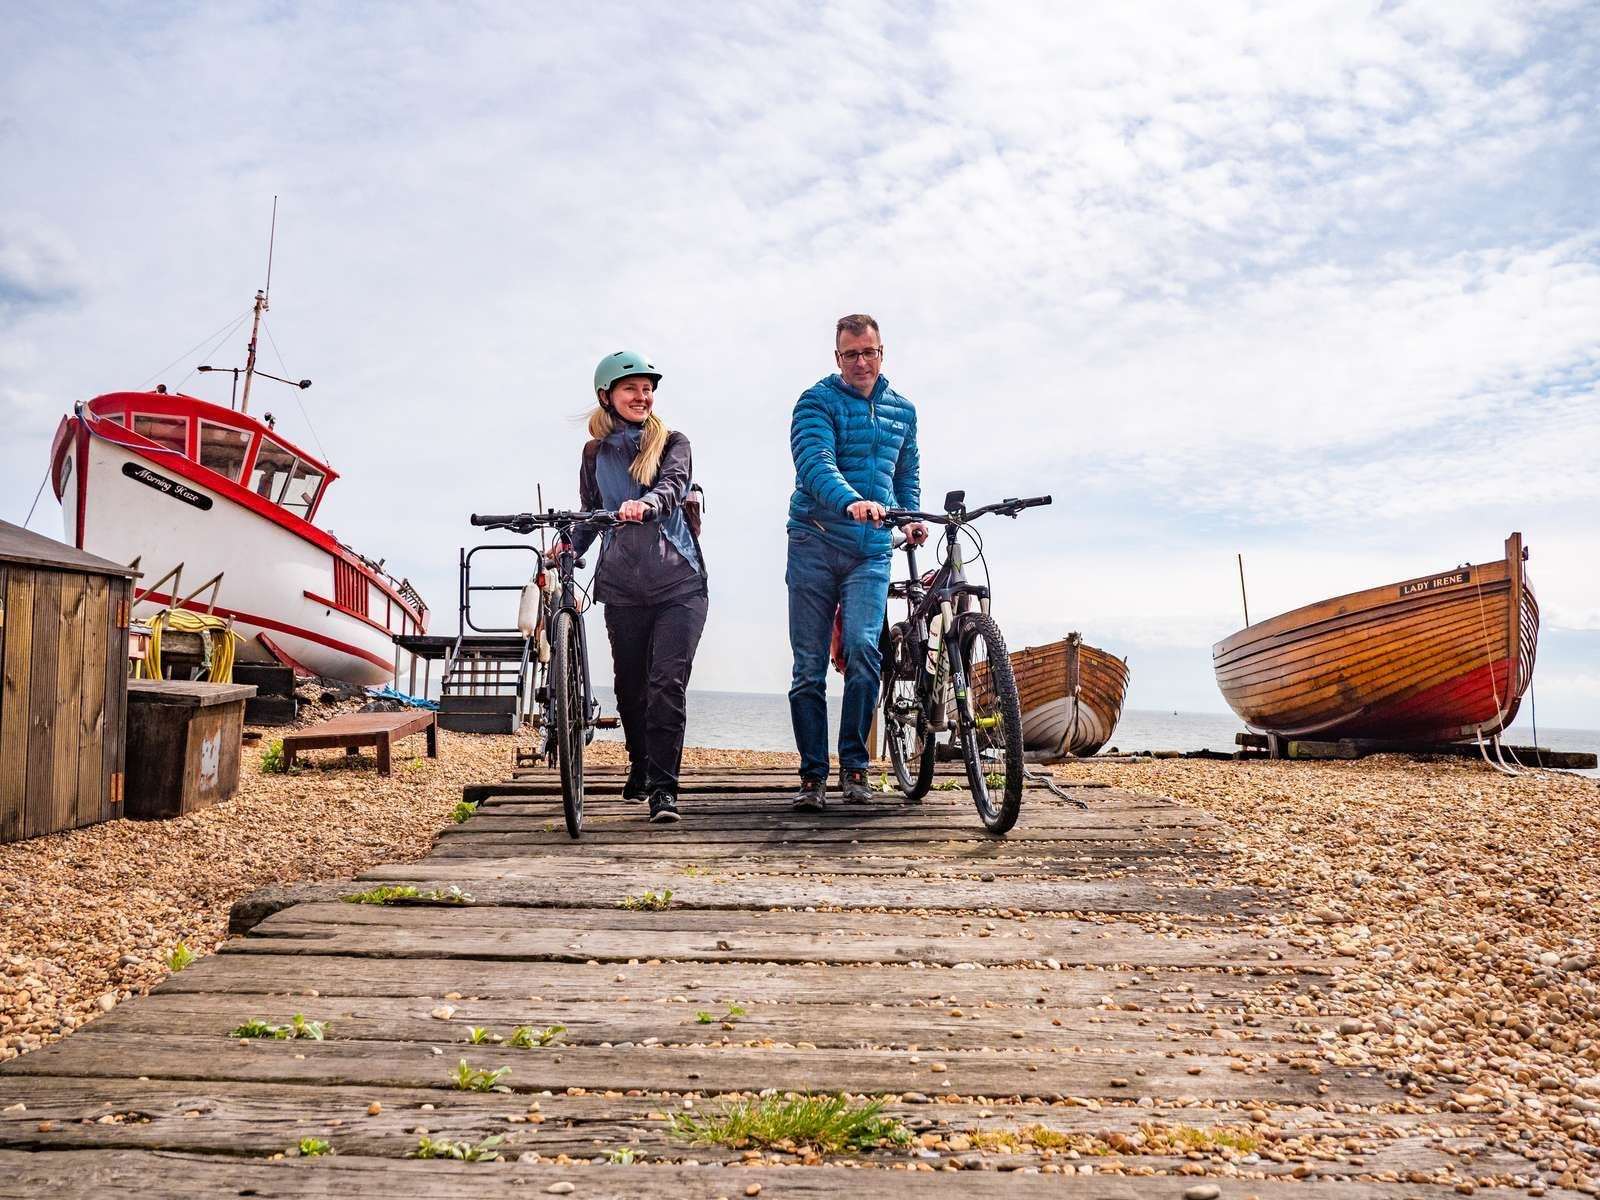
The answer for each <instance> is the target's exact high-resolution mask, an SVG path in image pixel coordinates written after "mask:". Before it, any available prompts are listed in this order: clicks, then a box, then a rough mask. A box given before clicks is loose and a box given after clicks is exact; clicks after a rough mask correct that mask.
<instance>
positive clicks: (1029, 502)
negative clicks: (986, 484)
mask: <svg viewBox="0 0 1600 1200" xmlns="http://www.w3.org/2000/svg"><path fill="white" fill-rule="evenodd" d="M1052 503H1054V501H1053V500H1052V499H1051V498H1050V497H1049V496H1032V497H1030V498H1029V499H1026V500H1018V499H1016V498H1015V497H1013V498H1011V499H1007V500H999V501H996V502H995V503H994V504H985V505H984V506H983V507H982V508H974V509H970V510H969V509H963V510H961V511H959V512H953V513H930V512H917V511H916V510H915V509H910V508H886V509H884V510H883V520H884V523H885V524H889V525H908V524H910V523H911V522H913V521H927V522H930V523H932V524H935V525H965V524H966V523H967V522H969V521H976V520H977V519H978V518H979V517H985V516H988V515H989V514H990V513H1000V514H1002V515H1004V516H1007V517H1013V518H1015V517H1016V515H1017V514H1018V513H1020V512H1021V511H1022V510H1023V509H1025V508H1040V507H1042V506H1044V505H1046V504H1052Z"/></svg>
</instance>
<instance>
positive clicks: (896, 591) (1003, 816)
mask: <svg viewBox="0 0 1600 1200" xmlns="http://www.w3.org/2000/svg"><path fill="white" fill-rule="evenodd" d="M1050 502H1051V500H1050V497H1049V496H1036V497H1034V498H1032V499H1029V500H1016V499H1011V500H1001V501H999V502H998V503H996V504H986V505H984V506H983V507H981V508H975V509H971V510H969V509H967V507H966V493H965V492H961V491H953V492H950V493H948V494H947V495H946V496H945V498H944V512H942V513H927V512H914V511H912V510H910V509H903V508H891V509H888V510H887V511H885V513H884V516H883V520H884V522H885V523H886V524H892V525H896V526H900V525H907V524H910V523H912V522H915V521H926V522H928V523H929V524H936V525H943V526H944V548H943V556H942V559H941V561H940V563H939V566H938V567H937V568H936V569H935V570H934V571H933V572H932V574H931V575H930V576H929V577H928V579H927V580H926V581H924V579H923V577H922V575H921V573H920V572H919V571H918V570H917V548H916V546H915V545H914V544H912V543H911V542H910V541H907V542H905V544H904V545H903V547H902V549H903V550H904V551H905V555H906V559H907V562H908V565H909V567H910V577H909V578H908V579H906V580H904V581H902V582H897V583H891V584H890V585H889V596H890V598H891V599H903V600H905V601H906V607H907V616H906V619H905V620H903V621H899V622H896V623H894V624H892V625H887V626H886V628H885V630H884V633H883V646H882V650H883V691H882V696H881V699H880V704H881V711H882V721H883V730H884V736H885V740H886V741H887V742H888V749H889V762H890V765H891V766H892V767H893V768H894V776H895V782H896V783H897V784H898V785H899V788H900V791H901V792H902V793H903V794H904V795H905V797H906V799H907V800H910V801H920V800H921V799H922V798H923V797H924V796H926V795H927V794H928V790H929V789H930V788H931V787H932V786H933V767H934V757H935V753H936V749H937V741H938V737H939V735H940V734H941V733H945V732H947V731H948V732H950V733H951V734H952V740H953V741H954V742H955V743H956V744H957V745H958V746H959V748H960V751H961V757H962V759H963V761H964V762H965V763H966V768H967V782H968V784H969V785H970V787H971V789H972V799H973V801H974V803H975V804H976V805H977V808H978V817H979V819H980V820H981V821H982V822H983V824H984V828H986V829H988V830H989V832H991V833H997V834H999V833H1005V832H1007V831H1008V830H1010V829H1011V827H1012V826H1013V825H1015V824H1016V823H1017V817H1018V816H1019V815H1020V814H1021V811H1022V784H1023V776H1024V768H1023V762H1022V708H1021V705H1020V703H1019V701H1018V698H1017V685H1016V680H1015V679H1014V678H1013V677H1012V674H1011V659H1010V657H1009V656H1008V655H1007V653H1006V643H1005V638H1004V637H1003V636H1002V635H1001V632H1000V627H999V626H998V625H997V624H995V621H994V618H993V617H991V616H990V615H989V589H988V588H987V587H986V586H984V585H983V584H978V583H971V582H968V580H967V575H966V564H965V563H964V561H963V558H962V551H961V543H960V541H959V540H958V539H959V536H960V533H961V531H962V530H963V529H964V528H966V527H967V526H968V525H970V524H972V523H973V522H974V521H976V520H977V519H978V518H980V517H984V516H988V515H990V514H991V513H999V514H1001V515H1003V516H1007V517H1012V518H1015V517H1016V516H1017V514H1018V513H1020V512H1021V511H1022V510H1023V509H1025V508H1037V507H1039V506H1041V505H1045V504H1049V503H1050Z"/></svg>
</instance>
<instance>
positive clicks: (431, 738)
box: [283, 708, 439, 775]
mask: <svg viewBox="0 0 1600 1200" xmlns="http://www.w3.org/2000/svg"><path fill="white" fill-rule="evenodd" d="M413 733H426V734H427V735H428V757H429V758H438V757H439V727H438V724H437V722H436V721H435V719H434V713H433V712H432V711H430V710H429V709H425V708H419V709H407V710H406V711H405V712H363V713H346V714H345V715H344V716H342V717H334V718H333V719H332V720H329V721H323V722H321V723H319V724H316V725H312V726H310V727H309V728H306V729H302V730H300V732H299V733H286V734H284V735H283V765H284V767H285V768H288V767H292V766H294V758H295V755H296V754H298V753H299V752H300V751H302V750H333V749H343V750H345V751H347V752H348V753H351V754H354V753H355V752H356V751H357V750H359V749H360V748H361V747H362V746H375V747H377V752H378V774H379V775H387V774H388V773H389V747H390V745H391V744H393V742H394V741H395V740H396V739H397V738H403V737H410V736H411V735H412V734H413Z"/></svg>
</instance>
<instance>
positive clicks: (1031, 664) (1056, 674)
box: [972, 633, 1128, 761]
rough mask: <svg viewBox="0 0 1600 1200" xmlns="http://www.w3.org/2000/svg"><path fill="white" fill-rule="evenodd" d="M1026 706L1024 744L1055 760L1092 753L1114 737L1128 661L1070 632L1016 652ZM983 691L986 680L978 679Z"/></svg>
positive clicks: (1020, 693)
mask: <svg viewBox="0 0 1600 1200" xmlns="http://www.w3.org/2000/svg"><path fill="white" fill-rule="evenodd" d="M1011 672H1012V674H1013V675H1014V676H1015V677H1016V681H1017V696H1018V699H1019V701H1020V702H1021V707H1022V745H1023V749H1024V750H1028V751H1032V752H1033V753H1034V754H1036V755H1038V756H1039V757H1041V758H1043V759H1045V760H1046V761H1049V760H1051V759H1058V758H1068V757H1072V756H1080V757H1081V756H1083V755H1087V754H1093V753H1095V752H1096V751H1097V750H1099V749H1100V747H1101V746H1104V745H1105V744H1106V742H1107V741H1109V740H1110V738H1111V731H1112V730H1114V729H1115V728H1116V727H1117V721H1118V719H1119V718H1120V717H1121V716H1122V698H1123V697H1124V696H1125V695H1126V694H1127V691H1128V663H1127V660H1125V659H1121V658H1118V657H1116V656H1115V655H1114V654H1108V653H1106V652H1105V651H1104V650H1100V649H1097V648H1096V647H1094V646H1090V645H1088V644H1087V643H1085V642H1084V640H1083V638H1082V636H1081V635H1079V634H1076V633H1070V634H1068V635H1067V636H1066V637H1064V638H1062V639H1061V640H1060V641H1057V642H1050V643H1048V644H1047V645H1044V646H1029V647H1028V648H1027V649H1025V650H1016V651H1013V652H1012V654H1011ZM972 682H973V686H974V688H975V689H976V690H978V691H979V693H980V694H981V693H982V688H983V677H982V676H980V675H979V674H978V673H976V672H975V673H974V675H973V681H972Z"/></svg>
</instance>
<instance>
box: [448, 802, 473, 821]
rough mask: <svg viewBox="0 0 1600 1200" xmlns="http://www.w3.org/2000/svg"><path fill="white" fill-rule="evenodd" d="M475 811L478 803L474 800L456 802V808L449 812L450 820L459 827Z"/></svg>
mask: <svg viewBox="0 0 1600 1200" xmlns="http://www.w3.org/2000/svg"><path fill="white" fill-rule="evenodd" d="M477 811H478V802H477V801H476V800H457V801H456V806H455V807H454V808H453V809H451V810H450V819H451V820H452V821H454V822H455V823H456V824H457V825H460V824H461V823H462V822H464V821H466V820H468V819H469V818H470V817H472V816H473V814H475V813H476V812H477Z"/></svg>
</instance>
